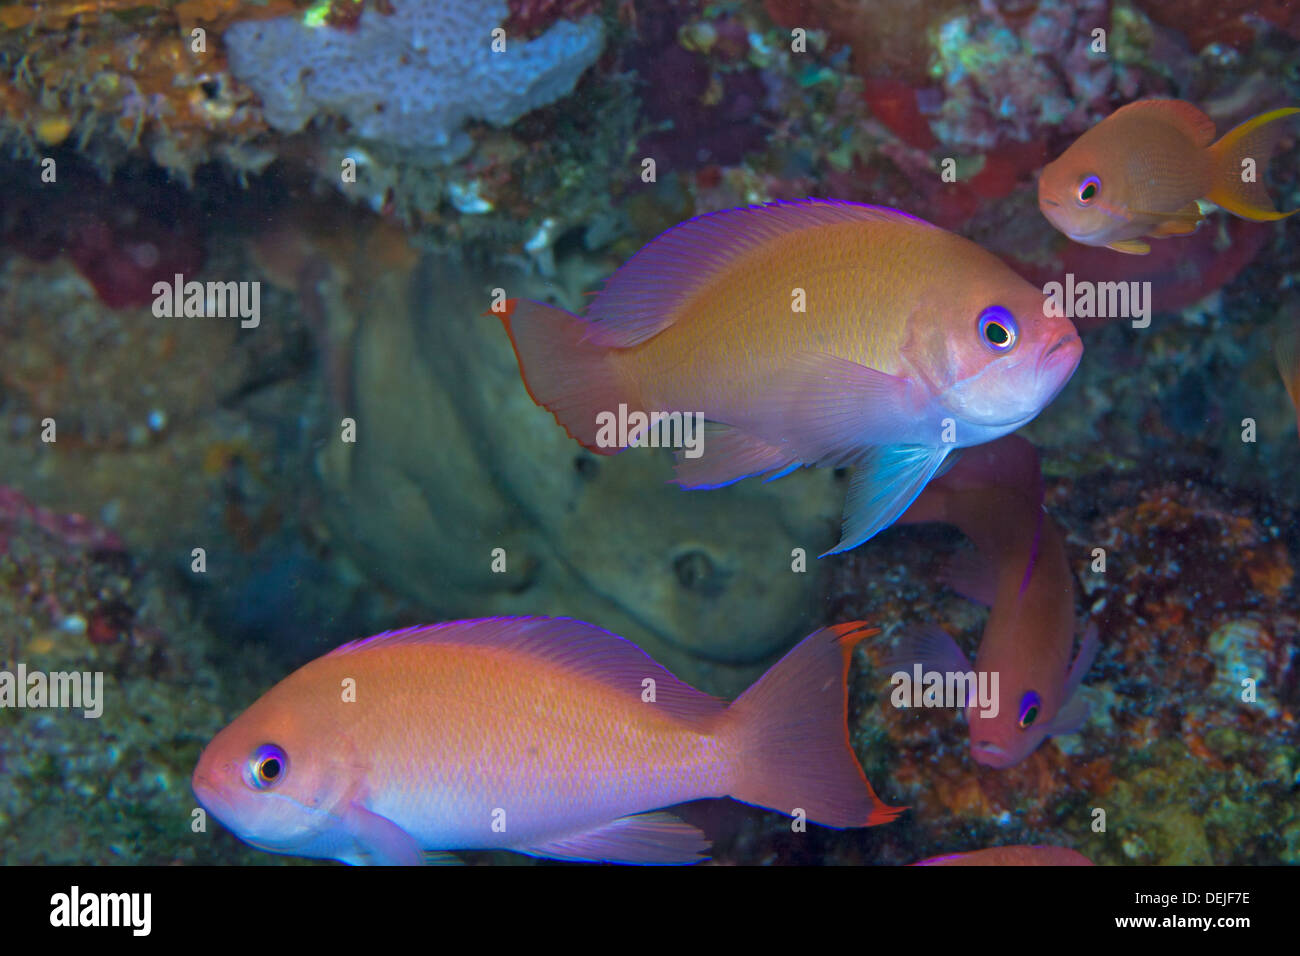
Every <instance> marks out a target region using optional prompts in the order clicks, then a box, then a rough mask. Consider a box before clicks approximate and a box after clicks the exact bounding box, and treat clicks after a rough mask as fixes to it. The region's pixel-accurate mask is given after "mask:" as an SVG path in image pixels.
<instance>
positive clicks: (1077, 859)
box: [912, 846, 1094, 866]
mask: <svg viewBox="0 0 1300 956" xmlns="http://www.w3.org/2000/svg"><path fill="white" fill-rule="evenodd" d="M1093 865H1094V864H1093V862H1092V860H1090V859H1088V858H1087V857H1086V856H1084V855H1083V854H1082V853H1080V852H1079V851H1078V850H1069V849H1066V848H1065V847H1063V846H994V847H989V848H988V849H987V850H972V851H971V852H969V853H949V854H948V855H947V856H932V857H930V859H928V860H921V861H920V862H919V863H913V864H912V866H1093Z"/></svg>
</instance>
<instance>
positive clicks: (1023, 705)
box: [1017, 690, 1043, 730]
mask: <svg viewBox="0 0 1300 956" xmlns="http://www.w3.org/2000/svg"><path fill="white" fill-rule="evenodd" d="M1042 709H1043V701H1042V698H1041V697H1039V696H1038V693H1037V692H1036V691H1032V690H1027V691H1025V696H1024V697H1021V698H1020V717H1019V719H1018V720H1017V723H1018V724H1019V725H1020V729H1021V730H1025V729H1027V728H1028V727H1029V726H1030V725H1031V724H1032V723H1033V722H1034V721H1035V720H1037V719H1038V714H1039V712H1040V711H1041V710H1042Z"/></svg>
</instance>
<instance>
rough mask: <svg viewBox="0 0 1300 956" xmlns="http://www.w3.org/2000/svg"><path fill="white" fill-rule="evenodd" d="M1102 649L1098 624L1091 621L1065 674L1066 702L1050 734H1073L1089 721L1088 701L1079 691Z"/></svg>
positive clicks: (1064, 689)
mask: <svg viewBox="0 0 1300 956" xmlns="http://www.w3.org/2000/svg"><path fill="white" fill-rule="evenodd" d="M1100 650H1101V641H1100V640H1099V639H1098V638H1097V625H1096V624H1094V623H1090V624H1089V625H1088V629H1087V631H1085V632H1084V635H1083V640H1082V641H1080V642H1079V654H1078V656H1077V657H1075V659H1074V663H1073V664H1072V665H1070V671H1069V673H1068V674H1066V675H1065V687H1064V688H1063V690H1062V694H1063V695H1064V700H1065V703H1064V704H1062V705H1061V709H1060V710H1058V711H1057V712H1056V716H1055V717H1053V718H1052V720H1051V722H1050V723H1049V724H1048V725H1047V728H1046V729H1047V733H1048V734H1049V735H1056V734H1072V733H1074V732H1075V731H1077V730H1078V729H1079V728H1080V727H1082V726H1083V725H1084V723H1085V722H1086V721H1087V719H1088V712H1089V707H1088V702H1087V701H1086V700H1084V698H1083V695H1082V694H1080V693H1079V688H1080V686H1082V684H1083V678H1084V676H1085V675H1086V674H1087V673H1088V669H1089V668H1090V667H1092V662H1093V661H1095V660H1096V659H1097V653H1098V652H1099V651H1100Z"/></svg>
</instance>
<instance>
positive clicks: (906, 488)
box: [822, 445, 953, 558]
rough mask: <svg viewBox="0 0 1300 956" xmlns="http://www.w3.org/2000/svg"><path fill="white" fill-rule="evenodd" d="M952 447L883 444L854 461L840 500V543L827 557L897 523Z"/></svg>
mask: <svg viewBox="0 0 1300 956" xmlns="http://www.w3.org/2000/svg"><path fill="white" fill-rule="evenodd" d="M952 448H953V446H952V445H937V446H930V445H886V446H884V447H880V448H872V449H870V450H869V451H868V452H867V454H866V455H865V456H864V457H863V458H862V459H861V460H860V461H859V462H858V466H857V468H856V469H854V472H853V478H852V479H851V480H850V482H849V493H848V496H847V498H846V499H845V501H844V524H843V528H842V530H841V532H840V542H839V544H837V545H836V546H835V547H833V548H831V549H830V550H829V551H827V552H826V554H823V555H822V557H823V558H824V557H826V555H827V554H839V553H840V552H841V551H850V550H852V549H853V548H856V547H857V546H858V545H860V544H862V543H863V542H865V541H869V540H870V539H871V538H873V537H875V536H876V535H877V534H879V533H880V532H881V531H884V530H885V529H886V528H888V527H889V526H890V525H891V524H893V523H894V522H895V521H897V520H898V518H899V516H900V515H901V514H902V513H903V512H904V511H906V510H907V508H908V506H909V505H910V504H911V503H912V502H913V501H915V500H916V497H917V495H919V494H920V493H921V492H922V491H923V490H924V489H925V486H926V485H927V484H928V483H929V481H930V479H931V478H933V477H934V476H935V474H936V473H937V472H938V471H939V469H940V467H942V465H943V462H944V459H945V458H947V457H948V453H949V452H950V451H951V450H952Z"/></svg>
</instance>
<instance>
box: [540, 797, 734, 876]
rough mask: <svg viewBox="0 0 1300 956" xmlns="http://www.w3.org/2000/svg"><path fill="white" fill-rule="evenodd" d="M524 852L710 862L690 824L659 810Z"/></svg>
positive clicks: (704, 841) (598, 859)
mask: <svg viewBox="0 0 1300 956" xmlns="http://www.w3.org/2000/svg"><path fill="white" fill-rule="evenodd" d="M520 852H521V853H527V854H529V855H530V856H544V857H549V858H551V859H556V860H581V861H585V862H588V863H640V864H659V865H664V864H674V863H675V864H683V863H699V862H700V861H701V860H704V859H707V857H708V852H709V841H708V838H707V837H705V835H704V834H703V833H702V832H700V830H698V829H696V828H695V827H693V826H691V825H690V824H689V823H684V822H683V821H681V820H679V819H678V818H677V817H675V816H673V815H672V814H671V813H665V812H663V811H662V810H656V811H654V812H652V813H638V814H634V815H632V816H627V817H619V818H618V819H617V820H611V821H610V822H609V823H606V824H603V825H601V826H599V827H597V828H596V829H594V830H588V831H587V832H586V833H579V834H576V835H574V836H570V837H565V838H564V839H561V840H554V841H552V842H550V843H546V844H542V845H541V846H530V847H525V848H523V849H521V850H520Z"/></svg>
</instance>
